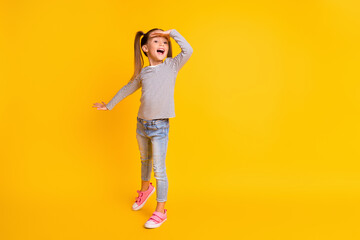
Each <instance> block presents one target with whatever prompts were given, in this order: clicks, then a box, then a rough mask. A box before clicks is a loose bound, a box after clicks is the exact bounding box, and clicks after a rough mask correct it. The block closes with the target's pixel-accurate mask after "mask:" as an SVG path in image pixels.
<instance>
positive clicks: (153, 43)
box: [145, 30, 169, 61]
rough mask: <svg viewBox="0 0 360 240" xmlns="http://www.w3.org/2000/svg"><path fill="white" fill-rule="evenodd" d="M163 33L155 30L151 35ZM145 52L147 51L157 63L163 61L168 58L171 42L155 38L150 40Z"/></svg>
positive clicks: (162, 38) (163, 38)
mask: <svg viewBox="0 0 360 240" xmlns="http://www.w3.org/2000/svg"><path fill="white" fill-rule="evenodd" d="M156 32H162V31H159V30H155V31H153V32H151V33H156ZM146 46H147V47H146V48H145V51H146V50H147V55H148V57H150V58H152V59H153V60H155V61H162V60H163V59H164V58H166V56H167V54H168V51H169V40H168V39H167V38H165V37H153V38H149V39H148V42H147V44H146Z"/></svg>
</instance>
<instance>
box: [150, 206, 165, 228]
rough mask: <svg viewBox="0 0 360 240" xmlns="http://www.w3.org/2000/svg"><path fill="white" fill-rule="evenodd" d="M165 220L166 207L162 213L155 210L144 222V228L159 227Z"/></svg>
mask: <svg viewBox="0 0 360 240" xmlns="http://www.w3.org/2000/svg"><path fill="white" fill-rule="evenodd" d="M166 220H167V209H164V213H161V212H157V211H155V212H154V213H153V214H152V216H151V217H150V218H149V220H147V222H146V223H145V227H146V228H157V227H160V225H161V224H163V223H164V222H165V221H166Z"/></svg>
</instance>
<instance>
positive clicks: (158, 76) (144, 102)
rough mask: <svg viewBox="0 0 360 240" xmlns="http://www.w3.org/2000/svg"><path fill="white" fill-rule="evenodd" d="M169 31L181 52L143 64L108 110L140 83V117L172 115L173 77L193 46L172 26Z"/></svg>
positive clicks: (153, 117)
mask: <svg viewBox="0 0 360 240" xmlns="http://www.w3.org/2000/svg"><path fill="white" fill-rule="evenodd" d="M169 35H170V37H172V38H173V39H174V40H175V41H176V43H177V44H179V46H180V48H181V52H180V53H179V54H178V55H177V56H176V57H174V58H169V57H167V58H166V59H165V60H164V62H163V63H161V64H158V65H155V66H147V67H144V68H142V69H141V72H140V73H139V74H138V75H137V76H136V77H135V78H134V79H133V80H132V81H130V82H129V83H128V84H126V85H125V86H124V87H122V88H121V89H120V90H119V91H118V92H117V93H116V95H115V96H114V97H113V98H112V99H111V100H110V102H109V103H108V104H106V107H107V108H108V109H109V110H111V109H113V108H114V107H115V105H116V104H118V103H119V102H120V101H121V100H122V99H124V98H126V97H127V96H129V95H130V94H132V93H134V92H135V91H136V90H137V89H139V88H140V87H141V98H140V102H141V103H140V108H139V111H138V117H139V118H142V119H145V120H152V119H158V118H173V117H175V104H174V89H175V81H176V77H177V74H178V72H179V70H180V69H181V68H182V67H183V66H184V64H185V63H186V62H187V61H188V60H189V58H190V56H191V54H192V52H193V49H192V47H191V46H190V44H189V43H188V42H187V41H186V40H185V38H184V37H183V36H181V35H180V33H179V32H178V31H176V30H175V29H173V30H171V32H170V34H169Z"/></svg>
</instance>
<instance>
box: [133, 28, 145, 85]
mask: <svg viewBox="0 0 360 240" xmlns="http://www.w3.org/2000/svg"><path fill="white" fill-rule="evenodd" d="M143 35H144V32H142V31H138V32H137V33H136V35H135V42H134V75H133V76H132V77H131V79H130V81H132V80H134V79H135V78H136V77H137V75H139V74H140V72H141V69H142V68H143V66H144V59H143V56H142V55H141V46H140V38H141V36H143Z"/></svg>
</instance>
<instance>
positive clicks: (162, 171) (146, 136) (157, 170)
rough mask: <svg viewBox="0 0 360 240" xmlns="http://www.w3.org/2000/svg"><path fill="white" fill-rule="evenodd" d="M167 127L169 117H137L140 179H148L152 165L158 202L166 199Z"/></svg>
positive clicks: (168, 125)
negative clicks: (146, 118)
mask: <svg viewBox="0 0 360 240" xmlns="http://www.w3.org/2000/svg"><path fill="white" fill-rule="evenodd" d="M169 127H170V123H169V118H162V119H152V120H145V119H142V118H139V117H137V127H136V139H137V141H138V145H139V150H140V159H141V179H142V180H144V181H150V177H151V171H152V167H154V177H155V178H156V201H158V202H166V200H167V192H168V178H167V175H166V166H165V159H166V152H167V146H168V140H169ZM152 165H153V166H152Z"/></svg>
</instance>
